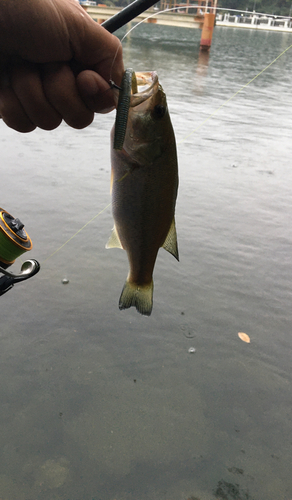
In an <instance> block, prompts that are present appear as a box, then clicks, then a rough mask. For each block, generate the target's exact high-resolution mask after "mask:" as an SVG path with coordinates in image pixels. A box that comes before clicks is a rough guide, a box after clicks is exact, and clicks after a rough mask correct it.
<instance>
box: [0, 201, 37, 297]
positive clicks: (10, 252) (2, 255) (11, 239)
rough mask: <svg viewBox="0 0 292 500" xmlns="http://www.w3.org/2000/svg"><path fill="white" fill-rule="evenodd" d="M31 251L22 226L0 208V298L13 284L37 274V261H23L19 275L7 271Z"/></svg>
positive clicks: (30, 245) (30, 244)
mask: <svg viewBox="0 0 292 500" xmlns="http://www.w3.org/2000/svg"><path fill="white" fill-rule="evenodd" d="M31 249H32V241H31V239H30V237H29V236H28V234H27V232H26V231H25V229H24V224H22V222H21V221H20V220H19V219H18V218H14V217H13V216H12V215H11V214H9V213H8V212H7V211H6V210H4V209H3V208H0V273H1V274H0V296H1V295H3V294H4V293H6V292H8V291H9V290H11V288H12V287H13V286H14V285H15V283H20V282H21V281H24V280H27V279H29V278H31V277H32V276H34V275H35V274H37V273H38V272H39V270H40V264H39V263H38V261H37V260H34V259H30V260H27V261H25V262H24V263H23V264H22V266H21V270H20V273H19V274H14V273H12V272H10V271H7V268H8V267H9V266H11V265H12V264H13V263H14V262H15V260H16V259H17V258H18V257H20V255H22V254H23V253H25V252H28V251H29V250H31Z"/></svg>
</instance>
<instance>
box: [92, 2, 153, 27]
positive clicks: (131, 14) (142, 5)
mask: <svg viewBox="0 0 292 500" xmlns="http://www.w3.org/2000/svg"><path fill="white" fill-rule="evenodd" d="M156 3H157V0H135V1H134V2H132V3H131V4H130V5H127V7H125V8H124V9H123V10H121V11H120V12H118V14H115V15H114V16H112V17H110V18H109V19H107V20H106V21H104V22H103V23H102V24H101V26H103V28H105V29H106V30H107V31H109V32H110V33H114V31H117V30H118V29H119V28H122V26H124V25H125V24H127V23H129V22H130V21H132V20H133V19H134V18H135V17H137V16H139V15H140V14H142V12H144V11H145V10H147V9H149V8H150V7H152V6H153V5H154V4H156Z"/></svg>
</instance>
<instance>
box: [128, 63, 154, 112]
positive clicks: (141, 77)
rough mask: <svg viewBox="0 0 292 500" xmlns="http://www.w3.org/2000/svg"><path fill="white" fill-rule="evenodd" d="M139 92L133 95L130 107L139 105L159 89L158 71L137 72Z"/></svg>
mask: <svg viewBox="0 0 292 500" xmlns="http://www.w3.org/2000/svg"><path fill="white" fill-rule="evenodd" d="M135 75H136V79H137V88H138V92H137V93H135V94H132V95H131V99H130V107H131V108H132V107H135V106H138V104H141V103H142V102H145V101H147V99H149V97H152V96H153V95H154V94H155V92H156V91H157V89H158V86H159V82H158V75H157V73H156V71H139V72H135Z"/></svg>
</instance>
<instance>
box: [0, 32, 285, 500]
mask: <svg viewBox="0 0 292 500" xmlns="http://www.w3.org/2000/svg"><path fill="white" fill-rule="evenodd" d="M122 33H123V32H122V31H121V34H122ZM199 38H200V32H199V31H197V30H187V29H179V28H170V27H163V26H155V25H146V26H143V25H142V26H140V27H139V28H137V30H136V31H135V30H134V31H133V32H132V33H131V35H130V36H129V37H128V38H127V39H126V40H125V41H124V43H123V44H124V54H125V62H126V66H131V67H133V68H135V70H137V71H139V70H145V69H146V70H149V69H150V70H152V69H155V70H156V71H157V72H158V74H159V78H160V81H161V83H162V85H163V87H164V89H165V91H166V93H167V96H168V103H169V108H170V112H171V116H172V121H173V125H174V128H175V133H176V137H177V142H178V154H179V168H180V188H179V198H178V203H177V216H176V219H177V229H178V238H179V251H180V263H177V262H176V261H175V260H174V259H173V257H172V256H171V255H170V254H167V253H166V252H165V251H164V250H161V251H160V254H159V256H158V259H157V264H156V267H155V275H154V280H155V291H154V309H153V313H152V316H151V317H150V318H144V317H142V316H140V315H138V314H137V312H136V311H135V310H134V309H133V310H127V311H123V312H120V311H119V310H118V299H119V295H120V292H121V289H122V286H123V283H124V280H125V278H126V275H127V269H128V265H127V258H126V254H125V252H122V251H121V250H118V249H116V250H106V249H105V243H106V241H107V239H108V237H109V235H110V231H111V228H112V225H113V222H112V217H111V210H110V206H109V204H110V195H109V182H110V159H109V132H110V129H111V127H112V124H113V121H114V115H113V114H109V115H106V116H97V117H96V119H95V121H94V123H93V124H92V125H91V126H90V127H89V128H87V129H86V130H83V131H75V130H73V129H70V128H69V127H67V126H65V125H62V126H61V127H60V128H59V129H57V130H56V131H53V132H44V131H40V130H38V131H35V132H33V133H31V134H26V135H22V134H18V133H16V132H14V131H12V130H9V129H8V128H7V127H6V126H4V125H3V124H0V130H1V136H0V142H1V171H2V176H1V186H0V190H1V206H2V207H4V208H5V209H6V210H8V211H10V212H11V213H13V215H14V216H18V217H20V218H21V219H23V221H24V223H25V224H26V229H27V231H28V233H29V235H30V236H31V238H32V240H33V243H34V248H33V250H32V251H31V252H30V257H32V258H36V259H38V260H39V261H40V263H41V265H42V269H41V272H40V273H39V275H38V276H36V277H35V278H34V279H32V280H31V281H28V282H26V283H23V284H19V285H17V286H15V287H14V289H13V290H12V291H10V292H9V293H7V294H6V295H5V296H2V297H1V326H0V335H1V337H0V342H1V344H0V345H1V350H0V376H1V386H0V390H1V397H0V401H1V412H0V429H1V431H0V443H1V450H2V453H1V462H0V463H1V468H0V471H1V472H0V493H1V494H0V496H1V498H2V497H3V499H8V500H93V499H94V500H114V499H115V500H137V499H139V500H150V499H151V500H163V499H164V500H187V499H192V500H194V499H200V500H212V499H215V498H217V499H220V500H222V499H224V500H226V499H227V500H234V499H237V500H243V499H244V500H275V499H277V500H291V498H292V477H291V463H292V420H291V357H292V332H291V320H292V312H291V311H292V308H291V298H292V293H291V287H292V262H291V248H292V230H291V215H292V171H291V157H292V145H291V131H292V115H291V109H292V94H291V84H292V73H291V53H290V51H288V52H287V53H286V54H285V55H283V57H282V58H280V59H279V60H278V61H277V62H276V63H275V64H274V65H272V66H271V67H270V68H268V69H267V71H265V72H264V73H263V74H261V75H260V76H259V77H258V78H257V79H256V80H254V81H253V82H252V83H251V84H250V85H249V86H247V87H245V88H244V89H243V90H242V91H241V92H240V93H239V94H237V95H236V97H235V98H234V99H232V100H230V101H228V102H227V103H226V105H224V106H223V107H221V106H222V104H224V103H225V101H227V100H228V99H229V98H230V97H231V96H232V95H234V94H235V93H236V92H237V91H238V90H239V89H241V88H242V87H243V86H244V85H245V84H246V83H248V82H249V81H250V80H251V79H253V78H254V76H255V75H257V74H258V73H259V72H260V71H261V70H262V69H263V68H265V67H266V66H267V65H268V64H269V63H270V62H271V61H273V60H274V59H275V58H276V57H277V56H278V55H279V54H280V53H281V52H282V51H283V50H284V49H285V48H286V47H288V46H290V45H291V44H292V38H291V35H290V34H286V33H272V32H256V31H252V30H251V31H248V30H242V31H241V30H233V29H230V28H216V30H215V33H214V40H213V45H212V49H211V52H210V57H209V58H207V57H199V51H198V49H199ZM291 50H292V49H291ZM219 108H220V109H219ZM216 110H218V111H217V112H216V113H215V111H216ZM214 113H215V114H214ZM213 114H214V116H212V118H210V119H208V118H209V117H210V115H213ZM192 132H193V133H192ZM103 209H105V210H104V211H103V213H102V214H100V215H99V216H98V217H96V218H95V219H94V220H93V221H92V222H91V223H90V224H88V225H87V226H86V227H85V228H84V229H83V230H82V231H81V232H80V233H78V234H77V235H76V237H75V238H74V239H72V240H71V241H69V242H68V244H67V245H65V246H64V247H63V248H61V249H60V250H59V251H57V252H56V250H58V249H59V248H60V247H61V246H62V245H63V244H64V243H65V242H66V241H67V240H69V239H70V238H71V236H72V235H74V234H75V233H76V232H77V231H78V230H79V229H80V228H81V227H83V225H84V224H86V223H87V222H88V221H89V220H91V219H92V218H93V217H94V216H95V215H97V214H98V213H99V212H100V211H101V210H103ZM55 252H56V253H55ZM18 269H19V264H18V263H17V264H16V265H15V267H14V270H15V271H17V270H18ZM63 278H67V279H69V284H67V285H63V284H62V282H61V281H62V279H63ZM238 332H245V333H247V334H248V335H249V336H250V338H251V343H250V344H245V343H244V342H242V341H241V340H239V338H238V336H237V333H238ZM190 347H194V348H195V349H196V351H195V353H194V354H189V353H188V349H189V348H190Z"/></svg>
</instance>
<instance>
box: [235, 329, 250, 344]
mask: <svg viewBox="0 0 292 500" xmlns="http://www.w3.org/2000/svg"><path fill="white" fill-rule="evenodd" d="M238 336H239V338H240V340H242V341H243V342H247V343H248V344H249V343H250V338H249V336H248V335H247V333H243V332H238Z"/></svg>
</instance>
